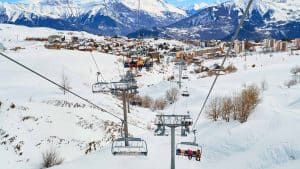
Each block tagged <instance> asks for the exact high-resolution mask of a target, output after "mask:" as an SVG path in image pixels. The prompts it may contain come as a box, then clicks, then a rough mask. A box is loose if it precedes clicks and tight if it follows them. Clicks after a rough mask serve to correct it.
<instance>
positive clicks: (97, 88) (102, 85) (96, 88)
mask: <svg viewBox="0 0 300 169" xmlns="http://www.w3.org/2000/svg"><path fill="white" fill-rule="evenodd" d="M108 85H109V83H108V82H97V83H95V84H93V85H92V92H93V93H108V92H110V88H109V87H108Z"/></svg>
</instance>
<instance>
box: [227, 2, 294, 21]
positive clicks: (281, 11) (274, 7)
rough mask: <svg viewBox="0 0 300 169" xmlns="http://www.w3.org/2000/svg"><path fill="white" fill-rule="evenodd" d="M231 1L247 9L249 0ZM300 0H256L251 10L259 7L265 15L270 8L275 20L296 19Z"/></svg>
mask: <svg viewBox="0 0 300 169" xmlns="http://www.w3.org/2000/svg"><path fill="white" fill-rule="evenodd" d="M230 3H235V4H236V5H237V7H238V8H241V9H246V6H247V4H248V1H245V0H235V1H233V2H230ZM299 8H300V1H298V0H286V1H282V0H254V1H253V4H252V6H251V9H250V11H252V10H254V9H257V10H258V11H259V12H260V13H261V14H262V16H263V14H266V12H268V11H269V10H271V11H272V12H273V13H272V19H273V20H274V21H291V20H292V21H294V20H295V19H296V18H298V19H299Z"/></svg>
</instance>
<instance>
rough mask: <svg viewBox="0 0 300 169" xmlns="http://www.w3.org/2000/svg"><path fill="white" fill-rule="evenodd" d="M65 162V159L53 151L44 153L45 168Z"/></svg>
mask: <svg viewBox="0 0 300 169" xmlns="http://www.w3.org/2000/svg"><path fill="white" fill-rule="evenodd" d="M63 161H64V159H63V158H61V157H59V154H58V153H57V152H56V151H55V150H53V149H51V150H49V151H46V152H45V153H43V167H44V168H50V167H53V166H55V165H60V164H61V163H62V162H63Z"/></svg>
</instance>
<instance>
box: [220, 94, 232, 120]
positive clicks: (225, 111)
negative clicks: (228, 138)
mask: <svg viewBox="0 0 300 169" xmlns="http://www.w3.org/2000/svg"><path fill="white" fill-rule="evenodd" d="M221 104H222V105H221V106H222V107H221V115H222V119H223V120H225V121H227V122H229V119H230V114H231V113H232V112H233V111H232V110H233V103H232V98H230V97H224V98H222V102H221Z"/></svg>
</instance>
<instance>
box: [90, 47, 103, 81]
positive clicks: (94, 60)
mask: <svg viewBox="0 0 300 169" xmlns="http://www.w3.org/2000/svg"><path fill="white" fill-rule="evenodd" d="M91 56H92V59H93V62H94V63H95V65H96V68H97V70H98V72H99V75H100V77H101V80H102V82H105V80H104V77H103V74H102V73H101V71H100V68H99V66H98V64H97V61H96V59H95V57H94V55H93V53H92V52H91Z"/></svg>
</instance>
